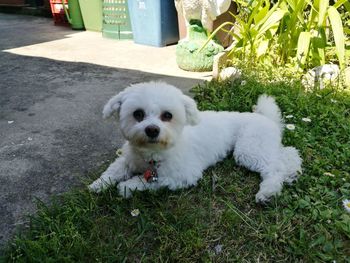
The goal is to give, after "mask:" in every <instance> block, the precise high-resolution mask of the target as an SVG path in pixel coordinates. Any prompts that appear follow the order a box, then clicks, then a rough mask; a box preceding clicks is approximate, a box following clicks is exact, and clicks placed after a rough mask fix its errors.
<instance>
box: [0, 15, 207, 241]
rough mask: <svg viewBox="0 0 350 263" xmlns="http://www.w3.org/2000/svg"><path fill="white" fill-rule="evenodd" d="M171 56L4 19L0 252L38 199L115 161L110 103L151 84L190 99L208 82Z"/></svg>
mask: <svg viewBox="0 0 350 263" xmlns="http://www.w3.org/2000/svg"><path fill="white" fill-rule="evenodd" d="M174 51H175V47H174V46H171V47H167V48H153V47H147V46H141V45H135V44H133V43H132V42H131V41H126V42H120V41H115V40H108V39H103V38H102V37H101V34H100V33H95V32H77V31H71V30H70V29H68V28H64V27H55V26H53V23H52V21H51V20H50V19H45V18H35V17H29V16H16V15H5V14H0V246H2V245H4V244H5V243H6V241H7V240H8V239H9V238H10V237H11V235H12V234H13V231H14V229H15V228H16V226H18V225H21V224H23V223H25V220H26V219H25V217H24V215H25V214H27V213H33V212H34V211H35V206H34V204H33V200H34V199H35V198H40V199H41V200H44V201H46V202H47V201H48V200H49V197H50V196H51V195H53V194H57V193H62V192H65V191H68V190H69V189H71V188H72V187H75V186H78V187H81V186H82V180H84V178H85V179H86V175H87V173H88V172H90V171H93V170H94V169H97V168H98V167H99V166H100V165H101V164H102V163H103V162H104V161H106V160H107V159H109V158H111V157H112V156H113V153H114V151H115V149H116V148H118V147H119V146H120V145H121V143H122V138H121V136H120V134H119V133H118V131H117V129H116V128H117V126H116V124H115V123H113V122H108V121H103V120H102V118H101V109H102V107H103V105H104V103H105V102H106V101H107V99H108V98H109V97H110V96H112V95H113V94H115V93H116V92H118V91H119V90H121V89H123V88H124V87H126V86H127V85H129V84H131V83H137V82H142V81H149V80H154V79H161V80H165V81H168V82H170V83H172V84H175V85H177V86H179V87H180V88H182V89H183V90H185V91H187V90H188V88H190V87H192V86H194V85H196V84H197V83H199V82H201V81H202V79H204V78H205V77H207V76H208V73H204V74H203V73H201V74H198V73H188V72H184V71H181V70H179V69H178V68H177V66H176V63H175V56H174Z"/></svg>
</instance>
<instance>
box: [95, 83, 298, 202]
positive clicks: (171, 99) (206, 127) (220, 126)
mask: <svg viewBox="0 0 350 263" xmlns="http://www.w3.org/2000/svg"><path fill="white" fill-rule="evenodd" d="M138 109H142V110H143V111H144V113H145V116H144V118H143V119H142V120H141V121H140V120H136V119H135V117H134V116H133V113H134V112H135V111H136V110H138ZM165 111H167V112H170V113H171V114H172V119H171V120H170V121H164V120H163V121H162V118H161V115H162V113H163V112H165ZM114 113H116V115H117V116H118V118H119V120H120V128H121V131H122V133H123V135H124V136H125V138H126V140H127V142H126V143H125V144H124V146H123V148H122V152H123V154H122V156H121V157H119V158H117V159H116V161H115V162H114V163H112V164H111V165H110V167H109V168H108V169H107V170H106V171H105V172H104V173H103V174H102V176H101V177H100V178H99V179H97V180H96V181H95V182H93V183H92V184H91V185H90V186H89V188H90V190H92V191H95V192H100V191H101V190H103V189H104V188H106V187H108V186H109V185H111V184H115V183H119V184H118V189H119V192H120V194H121V195H122V196H124V197H129V196H130V195H131V194H132V191H134V190H138V191H143V190H146V189H158V188H160V187H168V188H169V189H178V188H185V187H189V186H193V185H196V184H197V182H198V180H199V179H201V178H202V173H203V171H204V170H205V169H206V168H208V167H209V166H211V165H214V164H215V163H217V162H218V161H220V160H222V159H223V158H225V157H226V156H227V154H229V153H230V152H232V151H233V155H234V157H235V160H236V161H237V163H238V164H239V165H242V166H244V167H246V168H248V169H249V170H251V171H255V172H258V173H260V175H261V178H262V182H261V184H260V189H259V192H258V193H257V194H256V201H257V202H265V201H267V200H268V199H269V198H270V197H271V196H274V195H277V194H279V193H280V192H281V189H282V186H283V183H284V182H287V183H291V182H292V181H294V180H295V179H297V175H298V172H299V171H301V162H302V161H301V158H300V157H299V154H298V151H297V150H296V149H295V148H294V147H284V146H283V145H282V143H281V140H282V129H283V124H282V121H281V113H280V110H279V108H278V106H277V105H276V103H275V100H274V99H273V98H272V97H269V96H266V95H262V96H260V97H259V99H258V103H257V106H256V109H255V113H247V112H246V113H239V112H215V111H204V112H200V111H198V110H197V107H196V103H195V102H194V100H193V99H191V98H190V97H188V96H185V95H184V94H183V93H182V92H181V91H180V90H178V89H177V88H175V87H174V86H171V85H169V84H166V83H161V82H150V83H140V84H136V85H132V86H130V87H128V88H126V89H125V90H124V91H122V92H121V93H119V94H117V95H116V96H114V97H113V98H111V99H110V100H109V101H108V103H107V104H106V105H105V107H104V110H103V116H104V117H105V118H106V117H109V116H111V115H112V114H114ZM150 125H153V126H157V127H159V131H160V132H159V135H158V136H157V138H156V139H155V140H154V139H152V140H151V139H150V138H149V137H148V136H147V135H146V132H145V129H146V127H149V126H150ZM150 160H155V161H157V163H158V164H159V167H158V175H159V178H158V181H157V182H152V183H149V182H147V181H146V180H145V179H144V178H143V177H142V176H138V174H142V173H143V172H144V171H145V170H146V169H147V167H148V165H149V164H148V163H149V161H150Z"/></svg>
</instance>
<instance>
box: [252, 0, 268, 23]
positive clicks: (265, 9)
mask: <svg viewBox="0 0 350 263" xmlns="http://www.w3.org/2000/svg"><path fill="white" fill-rule="evenodd" d="M269 10H270V2H269V1H268V0H265V6H264V7H263V8H261V10H260V11H259V12H258V13H257V14H256V15H255V17H254V23H255V24H258V23H259V22H260V21H261V20H262V19H263V18H265V17H266V15H267V13H268V12H269Z"/></svg>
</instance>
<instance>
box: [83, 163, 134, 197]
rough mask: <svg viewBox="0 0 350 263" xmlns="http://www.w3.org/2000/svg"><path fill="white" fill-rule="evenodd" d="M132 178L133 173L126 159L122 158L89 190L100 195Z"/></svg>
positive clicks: (90, 186) (91, 185)
mask: <svg viewBox="0 0 350 263" xmlns="http://www.w3.org/2000/svg"><path fill="white" fill-rule="evenodd" d="M130 176H131V172H130V170H129V168H128V166H127V161H126V159H125V158H124V157H123V156H122V157H119V158H118V159H116V160H115V161H114V162H113V163H112V164H111V165H110V166H109V167H108V169H107V170H106V171H105V172H104V173H103V174H102V175H101V177H100V178H98V179H97V180H96V181H94V182H93V183H92V184H90V185H89V186H88V188H89V190H90V191H92V192H96V193H99V192H101V191H102V190H103V189H106V188H107V187H108V186H111V185H114V184H115V183H117V182H120V181H122V180H127V179H129V178H130Z"/></svg>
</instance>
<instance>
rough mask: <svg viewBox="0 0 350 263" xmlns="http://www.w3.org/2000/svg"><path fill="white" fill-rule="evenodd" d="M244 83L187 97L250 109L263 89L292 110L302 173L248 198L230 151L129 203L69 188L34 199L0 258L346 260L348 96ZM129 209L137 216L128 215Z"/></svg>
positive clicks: (291, 133) (207, 105) (349, 252)
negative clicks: (191, 181) (194, 176)
mask: <svg viewBox="0 0 350 263" xmlns="http://www.w3.org/2000/svg"><path fill="white" fill-rule="evenodd" d="M246 81H247V83H246V84H245V85H241V82H240V81H237V82H233V83H224V84H217V83H215V82H213V83H207V84H204V85H202V86H199V87H196V88H195V89H194V93H195V99H196V100H197V102H198V105H199V108H200V109H201V110H204V109H206V110H207V109H210V110H239V111H251V108H252V106H253V104H254V103H255V102H256V101H257V97H258V95H259V94H261V93H267V94H271V95H274V96H275V97H276V100H277V102H278V104H279V105H280V107H281V110H282V112H283V116H284V117H286V116H288V115H293V117H291V118H288V119H285V121H286V123H289V124H294V125H295V130H287V129H286V131H285V133H284V144H285V145H292V146H295V147H297V148H298V149H299V150H300V153H301V156H302V158H303V160H304V163H303V175H302V176H301V177H300V179H299V180H298V182H297V183H295V184H293V185H291V186H285V187H284V190H283V192H282V195H281V196H279V197H278V198H275V199H273V200H272V201H271V202H270V203H269V204H268V205H266V206H263V205H259V204H256V203H255V201H254V200H255V194H256V192H257V190H258V186H259V177H258V174H256V173H252V172H249V171H247V170H246V169H244V168H241V167H238V166H237V165H236V164H235V162H234V159H233V158H232V157H228V158H227V159H225V160H224V161H222V162H221V163H219V164H217V165H216V166H215V167H212V168H210V169H208V170H207V171H206V172H205V174H204V178H203V179H202V180H201V181H200V183H199V185H198V186H197V187H194V188H191V189H186V190H180V191H176V192H171V191H168V190H166V189H164V190H161V191H159V192H156V193H154V192H143V193H136V194H135V196H134V197H133V198H132V199H130V200H123V199H122V198H120V197H118V195H117V191H116V189H109V190H107V191H106V192H104V193H103V194H99V195H95V194H90V193H88V192H87V191H86V190H85V189H77V190H73V191H72V192H70V193H67V194H64V195H62V196H59V197H55V198H54V200H53V201H52V204H50V205H49V206H46V205H44V204H42V203H39V204H38V213H37V214H36V215H35V216H33V217H31V219H30V227H29V229H28V230H26V231H22V232H20V234H18V235H17V236H16V237H15V238H14V239H13V240H12V241H11V242H10V244H9V248H8V250H7V251H6V256H5V258H4V259H5V260H6V261H10V262H11V261H16V262H17V261H18V262H332V261H333V260H336V262H350V213H347V212H346V211H345V209H344V208H343V206H342V200H344V199H350V138H349V137H350V94H349V93H347V92H340V91H335V90H322V91H317V92H313V93H305V92H304V91H302V89H301V88H300V86H299V84H298V83H269V84H262V83H261V82H260V83H259V82H258V81H256V80H254V79H252V78H247V79H246ZM289 117H290V116H289ZM304 117H307V118H310V119H311V122H304V121H302V118H304ZM218 133H219V131H218ZM218 136H219V134H218ZM105 168H106V167H101V171H103V170H104V169H105ZM98 176H99V173H96V174H93V175H91V180H90V181H89V182H91V181H92V180H93V179H95V178H97V177H98ZM133 209H139V211H140V214H139V215H138V216H132V215H131V211H132V210H133Z"/></svg>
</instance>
